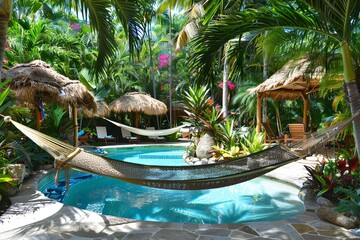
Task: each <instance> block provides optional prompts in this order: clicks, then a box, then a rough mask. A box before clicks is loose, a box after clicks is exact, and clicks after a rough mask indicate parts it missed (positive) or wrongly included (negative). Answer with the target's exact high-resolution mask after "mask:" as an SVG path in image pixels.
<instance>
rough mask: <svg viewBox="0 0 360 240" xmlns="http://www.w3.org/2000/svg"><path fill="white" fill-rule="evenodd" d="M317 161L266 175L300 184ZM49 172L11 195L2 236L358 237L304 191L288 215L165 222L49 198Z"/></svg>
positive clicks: (1, 220) (2, 220) (1, 225)
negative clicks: (298, 210)
mask: <svg viewBox="0 0 360 240" xmlns="http://www.w3.org/2000/svg"><path fill="white" fill-rule="evenodd" d="M152 145H153V144H152ZM127 146H129V145H127ZM130 146H131V145H130ZM314 163H316V162H315V161H314V160H306V159H301V160H298V161H296V162H293V163H290V164H287V165H285V166H283V167H280V168H278V169H276V170H274V171H272V172H270V173H268V174H266V175H267V176H269V177H274V178H276V179H279V180H282V181H286V182H288V183H290V184H293V185H296V186H298V187H299V188H301V187H302V184H303V182H304V181H305V178H306V176H307V173H306V170H305V168H304V167H303V166H304V165H310V164H314ZM49 171H51V170H40V171H38V172H36V173H35V174H34V175H32V176H31V177H30V178H28V179H26V181H25V182H24V184H23V186H22V188H21V189H20V191H19V193H18V194H17V195H16V196H14V197H12V198H11V200H12V205H11V207H10V208H9V209H8V210H7V211H6V212H5V213H4V214H3V215H2V216H0V229H1V230H2V231H1V233H0V239H37V238H41V239H124V240H125V239H127V240H129V239H136V240H141V239H185V240H186V239H194V240H197V239H199V240H200V239H201V240H205V239H219V240H220V239H224V240H228V239H229V240H233V239H315V240H316V239H360V237H359V236H356V235H353V234H352V233H351V232H350V231H349V230H347V229H344V228H342V227H339V226H336V225H333V224H331V223H328V222H325V221H322V220H321V219H319V218H318V217H317V216H316V214H315V212H314V209H315V208H316V203H314V201H313V198H311V197H308V195H307V194H306V193H307V192H306V191H300V195H301V196H302V198H303V200H304V204H305V207H306V211H305V212H304V213H303V214H300V215H297V216H295V217H291V218H289V219H284V220H279V221H271V222H247V223H231V224H192V223H161V222H149V221H138V220H133V219H126V218H118V217H113V216H107V215H101V214H96V213H93V212H89V211H86V210H81V209H78V208H76V207H72V206H67V205H64V204H62V203H59V202H56V201H55V200H52V199H49V198H47V197H45V196H44V195H43V194H42V193H41V192H40V191H39V190H38V189H37V184H38V182H39V181H40V179H41V178H42V177H43V176H45V175H46V174H47V173H49Z"/></svg>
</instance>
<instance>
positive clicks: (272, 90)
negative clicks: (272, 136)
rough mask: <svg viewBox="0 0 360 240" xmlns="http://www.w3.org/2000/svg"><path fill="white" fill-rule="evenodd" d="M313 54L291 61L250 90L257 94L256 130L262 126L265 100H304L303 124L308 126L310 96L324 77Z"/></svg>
mask: <svg viewBox="0 0 360 240" xmlns="http://www.w3.org/2000/svg"><path fill="white" fill-rule="evenodd" d="M311 57H312V55H311V54H308V55H306V56H304V57H302V58H301V59H299V60H291V61H289V62H288V63H286V64H285V65H284V66H283V67H282V68H281V69H280V70H278V71H277V72H276V73H274V74H273V75H272V76H271V77H270V78H268V79H267V80H266V81H264V82H263V83H261V84H260V85H258V86H257V87H255V88H250V89H249V90H248V91H249V92H250V93H256V94H257V114H256V115H257V116H256V118H257V124H256V130H257V131H258V132H259V131H260V126H261V102H262V99H263V98H272V99H274V100H278V101H279V100H295V99H297V98H302V99H303V101H304V111H303V115H304V116H303V123H304V126H305V127H306V126H307V117H306V113H307V110H308V106H309V98H308V95H309V94H310V93H313V92H316V91H318V90H319V83H320V80H321V78H322V77H323V75H324V68H323V67H321V66H319V65H315V66H314V64H313V62H312V61H311V60H310V58H311Z"/></svg>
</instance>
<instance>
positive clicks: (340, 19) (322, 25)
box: [190, 0, 360, 152]
mask: <svg viewBox="0 0 360 240" xmlns="http://www.w3.org/2000/svg"><path fill="white" fill-rule="evenodd" d="M359 13H360V2H359V1H352V0H339V1H312V0H299V1H290V2H288V1H286V2H285V1H273V2H272V3H271V5H270V6H269V7H263V8H259V9H249V10H247V11H243V12H238V13H234V14H230V15H228V16H225V17H223V18H221V19H220V20H216V21H213V22H212V23H211V24H210V25H209V26H208V27H207V28H206V29H205V30H204V31H202V32H201V34H199V37H198V38H197V39H196V40H195V41H194V42H193V46H194V55H193V56H192V58H191V61H190V67H191V69H193V70H196V72H197V73H198V75H199V77H201V78H202V79H206V78H208V77H207V75H208V73H209V72H211V69H212V63H211V61H209V60H212V59H214V57H215V56H216V53H217V52H218V50H219V49H221V48H222V46H223V45H224V44H225V43H226V42H228V41H229V40H230V39H234V38H236V37H238V36H241V35H242V34H244V33H249V32H252V33H259V32H264V31H267V30H270V29H278V28H291V29H300V30H301V29H303V30H307V31H312V32H315V33H317V34H322V35H323V36H325V39H332V40H334V41H335V42H337V46H338V49H339V50H340V52H341V56H342V61H343V71H344V79H345V83H346V89H347V92H348V97H349V104H350V108H351V112H352V114H355V113H356V112H357V111H358V110H360V97H359V91H358V89H357V86H356V82H355V79H356V75H355V70H354V65H353V63H352V54H351V53H352V52H351V37H352V33H353V32H355V31H354V29H355V27H356V26H357V24H358V22H359ZM353 127H354V136H355V142H356V146H357V151H358V152H360V118H357V119H355V120H354V121H353Z"/></svg>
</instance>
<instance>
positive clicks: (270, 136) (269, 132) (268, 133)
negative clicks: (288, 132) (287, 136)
mask: <svg viewBox="0 0 360 240" xmlns="http://www.w3.org/2000/svg"><path fill="white" fill-rule="evenodd" d="M261 124H262V126H263V128H264V130H265V138H264V142H265V143H273V142H276V143H277V144H280V143H281V142H283V141H284V136H279V137H277V136H276V134H275V131H274V130H273V129H272V127H271V126H270V124H269V122H266V123H265V122H262V123H261Z"/></svg>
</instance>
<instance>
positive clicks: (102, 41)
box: [0, 0, 147, 72]
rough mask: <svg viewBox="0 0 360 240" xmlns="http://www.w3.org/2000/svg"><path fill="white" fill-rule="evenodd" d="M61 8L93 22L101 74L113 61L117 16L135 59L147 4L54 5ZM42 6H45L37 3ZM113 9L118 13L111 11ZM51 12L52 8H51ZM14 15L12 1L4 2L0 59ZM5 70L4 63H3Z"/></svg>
mask: <svg viewBox="0 0 360 240" xmlns="http://www.w3.org/2000/svg"><path fill="white" fill-rule="evenodd" d="M51 2H52V3H53V4H57V5H58V6H59V7H60V8H61V9H63V10H64V11H65V12H66V11H71V10H73V9H75V10H77V11H79V13H82V14H83V15H84V16H83V17H84V19H86V20H87V19H89V21H90V24H91V29H92V30H94V31H95V32H97V33H98V34H97V35H96V37H97V44H98V45H97V46H98V49H99V54H98V56H97V65H96V66H97V70H98V72H100V71H102V70H103V69H104V63H105V62H107V61H108V60H109V56H111V54H112V53H113V51H114V49H115V48H116V41H115V38H114V32H115V26H114V17H113V16H114V15H113V14H115V15H116V16H117V18H118V19H119V21H120V22H121V25H122V30H123V31H124V32H125V33H126V34H127V37H128V40H129V51H130V54H131V55H133V54H134V53H135V49H137V48H138V47H140V46H141V41H142V36H143V33H144V26H143V24H142V15H141V10H142V9H143V6H145V5H146V4H147V2H146V1H142V0H136V1H124V0H109V1H51ZM37 3H38V4H40V5H42V2H40V1H39V2H37ZM112 8H113V9H114V11H111V10H112ZM47 10H49V8H47ZM11 12H12V0H1V1H0V23H1V24H0V25H1V28H0V59H1V60H2V59H3V57H4V50H5V42H6V33H7V27H8V22H9V19H10V16H11ZM0 67H1V68H0V69H2V61H1V63H0Z"/></svg>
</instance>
